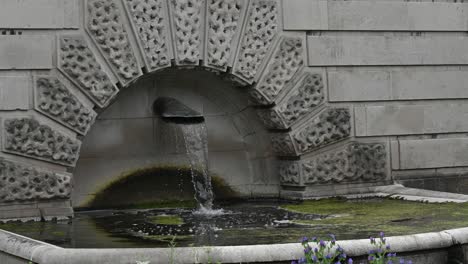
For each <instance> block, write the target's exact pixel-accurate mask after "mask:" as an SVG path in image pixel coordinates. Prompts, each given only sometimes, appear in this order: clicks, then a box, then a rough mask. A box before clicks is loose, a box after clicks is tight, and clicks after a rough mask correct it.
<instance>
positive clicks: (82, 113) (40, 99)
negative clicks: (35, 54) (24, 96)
mask: <svg viewBox="0 0 468 264" xmlns="http://www.w3.org/2000/svg"><path fill="white" fill-rule="evenodd" d="M35 88H36V91H35V101H36V102H35V104H36V106H35V108H36V109H37V110H38V111H40V112H42V113H44V114H46V115H47V116H49V117H51V118H53V119H54V120H56V121H58V122H59V123H62V124H64V125H66V126H67V127H69V128H71V129H73V130H75V131H76V132H78V133H80V134H82V135H84V134H86V132H87V131H88V129H89V127H90V125H91V124H92V123H93V121H94V119H95V117H96V113H94V111H92V110H91V109H89V108H87V107H86V106H85V105H83V104H82V103H81V102H80V101H79V100H78V98H77V97H76V96H74V95H73V94H72V93H71V92H70V91H69V90H68V88H67V87H66V86H65V85H64V84H63V83H62V82H61V81H59V79H57V78H56V77H53V76H41V77H37V78H36V81H35Z"/></svg>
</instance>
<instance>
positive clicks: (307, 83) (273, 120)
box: [259, 73, 325, 129]
mask: <svg viewBox="0 0 468 264" xmlns="http://www.w3.org/2000/svg"><path fill="white" fill-rule="evenodd" d="M323 88H324V85H323V79H322V75H321V74H312V73H305V74H304V75H303V76H302V77H301V80H300V81H299V82H298V84H296V85H295V87H294V88H293V90H292V91H291V92H290V93H289V94H288V95H287V96H286V99H285V100H283V101H281V103H280V104H279V105H277V106H275V107H273V108H272V109H269V110H261V111H259V116H260V119H261V120H262V121H263V122H264V124H265V125H266V126H267V127H268V128H273V129H287V128H289V127H291V125H292V124H293V123H294V122H295V121H296V120H298V119H299V118H300V117H302V116H304V115H306V114H307V113H310V112H311V111H313V110H315V109H316V108H317V107H318V106H320V105H321V104H323V103H324V100H325V96H324V91H323Z"/></svg>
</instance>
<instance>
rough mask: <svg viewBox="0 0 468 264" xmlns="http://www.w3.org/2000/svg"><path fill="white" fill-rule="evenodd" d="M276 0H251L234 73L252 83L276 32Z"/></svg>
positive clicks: (277, 18) (277, 28)
mask: <svg viewBox="0 0 468 264" xmlns="http://www.w3.org/2000/svg"><path fill="white" fill-rule="evenodd" d="M278 20H279V17H278V2H277V1H275V0H273V1H272V0H253V1H252V2H251V6H250V12H249V16H248V21H247V26H246V28H245V30H244V37H243V40H242V43H241V47H240V51H239V55H238V58H237V64H236V66H235V69H234V71H233V72H234V74H235V75H237V76H239V77H240V78H241V79H244V80H245V81H247V82H249V83H252V82H253V80H254V77H255V75H256V74H257V71H258V69H259V67H260V64H261V63H262V61H263V59H264V58H265V55H266V54H267V52H268V50H269V49H270V47H271V45H272V43H273V40H274V38H275V36H276V35H277V33H278V30H279V26H278Z"/></svg>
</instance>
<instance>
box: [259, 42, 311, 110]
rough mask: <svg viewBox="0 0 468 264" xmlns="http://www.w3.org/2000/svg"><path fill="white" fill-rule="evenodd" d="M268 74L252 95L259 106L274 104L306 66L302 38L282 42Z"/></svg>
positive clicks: (267, 71) (268, 68)
mask: <svg viewBox="0 0 468 264" xmlns="http://www.w3.org/2000/svg"><path fill="white" fill-rule="evenodd" d="M271 60H272V63H271V64H270V65H269V66H268V67H267V70H266V74H265V76H263V77H262V78H261V79H260V82H259V83H258V85H257V86H256V87H255V88H254V92H253V93H251V95H252V98H253V99H254V101H255V102H256V103H258V104H263V105H268V104H272V103H273V102H274V101H275V99H276V98H277V97H278V94H279V93H280V92H281V90H282V89H283V88H284V87H285V86H286V85H287V84H288V83H289V82H290V81H291V79H292V78H293V76H294V74H296V72H297V71H298V70H299V68H300V67H301V66H302V65H303V64H304V47H303V44H302V38H295V37H285V38H283V39H282V40H281V42H280V44H279V46H278V49H277V50H276V52H275V55H274V57H273V58H272V59H271Z"/></svg>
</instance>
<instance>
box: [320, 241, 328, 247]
mask: <svg viewBox="0 0 468 264" xmlns="http://www.w3.org/2000/svg"><path fill="white" fill-rule="evenodd" d="M319 245H320V247H326V246H327V244H326V243H325V241H323V240H320V243H319Z"/></svg>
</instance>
